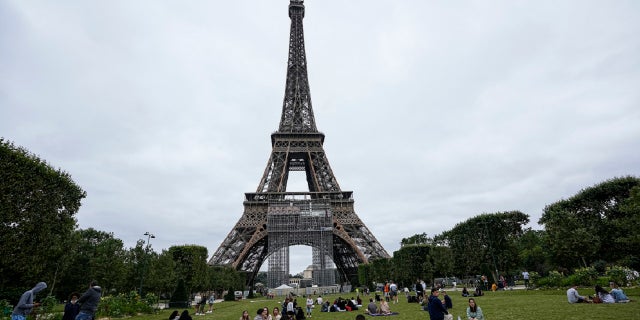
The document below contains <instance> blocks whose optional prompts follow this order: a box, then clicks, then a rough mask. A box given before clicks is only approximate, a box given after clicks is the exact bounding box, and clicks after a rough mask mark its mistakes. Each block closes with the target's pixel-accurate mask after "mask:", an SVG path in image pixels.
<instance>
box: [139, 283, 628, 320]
mask: <svg viewBox="0 0 640 320" xmlns="http://www.w3.org/2000/svg"><path fill="white" fill-rule="evenodd" d="M578 291H579V292H580V294H582V295H592V294H593V289H592V288H579V289H578ZM448 293H449V296H450V297H451V298H452V300H453V309H452V310H451V313H452V314H453V316H454V319H458V316H460V318H461V319H463V320H466V317H465V315H466V314H465V312H466V308H467V301H468V300H467V298H463V297H462V296H461V295H460V291H457V292H456V291H448ZM625 293H627V295H628V296H629V298H630V299H632V300H633V301H632V302H630V303H619V304H569V303H568V302H567V299H566V295H565V290H564V289H563V290H512V291H498V292H487V293H486V294H485V295H484V296H482V297H477V298H476V301H477V303H478V305H479V306H480V307H481V308H482V310H483V312H484V314H485V317H486V319H488V320H542V319H544V320H547V319H548V320H572V319H575V320H578V319H580V320H584V319H598V320H607V319H611V320H614V319H615V320H633V319H640V288H633V289H625ZM341 296H342V297H343V298H351V295H350V294H342V295H341ZM336 297H338V295H329V296H326V297H324V298H325V301H326V300H327V299H329V300H331V301H332V300H333V299H335V298H336ZM314 298H315V297H314ZM400 298H401V299H400V303H399V304H393V303H390V307H391V311H394V312H399V313H400V314H399V315H396V316H388V317H370V316H366V317H367V319H372V320H385V319H386V320H403V319H423V320H428V319H429V313H428V312H426V311H421V309H420V306H419V305H418V304H417V303H408V302H407V301H406V299H403V298H404V296H403V295H401V296H400ZM368 300H369V297H363V304H365V305H366V303H365V302H364V301H367V302H368ZM281 302H282V297H276V298H275V299H270V300H267V299H262V298H257V299H247V300H243V301H238V302H220V303H216V304H215V305H214V312H213V313H209V314H206V315H204V316H195V315H193V314H192V317H193V319H194V320H218V319H229V320H237V319H239V318H240V315H241V314H242V310H248V311H249V315H250V316H251V319H253V317H254V316H255V315H256V311H257V309H258V308H262V307H265V306H266V307H268V308H269V311H270V312H271V310H272V309H273V307H275V306H278V307H279V308H281ZM298 303H299V304H300V305H303V304H304V300H303V298H302V297H299V298H298ZM171 311H173V310H169V309H165V310H162V311H159V312H158V314H155V315H142V316H137V317H133V318H134V319H135V320H168V319H167V318H168V316H169V314H170V313H171ZM319 311H320V309H319V307H318V306H316V308H315V309H314V311H313V314H312V318H311V319H312V320H323V319H350V320H353V319H355V317H356V315H357V314H360V313H364V311H363V310H358V311H351V312H319ZM191 313H193V310H191Z"/></svg>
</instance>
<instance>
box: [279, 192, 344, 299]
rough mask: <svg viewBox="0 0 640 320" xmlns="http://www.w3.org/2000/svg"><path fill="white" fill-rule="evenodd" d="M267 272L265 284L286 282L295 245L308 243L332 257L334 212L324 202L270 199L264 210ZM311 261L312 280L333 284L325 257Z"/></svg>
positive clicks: (287, 281)
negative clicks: (290, 255) (266, 237)
mask: <svg viewBox="0 0 640 320" xmlns="http://www.w3.org/2000/svg"><path fill="white" fill-rule="evenodd" d="M267 226H268V228H267V229H268V231H267V236H268V237H269V245H268V252H270V253H271V255H270V256H269V272H268V273H267V278H268V286H269V287H271V288H275V287H278V286H279V285H281V284H288V283H289V251H288V248H289V247H290V246H294V245H308V246H311V247H312V248H313V252H314V253H316V254H317V255H319V256H322V257H331V256H332V250H333V216H332V214H331V206H330V205H329V204H328V203H327V202H318V201H308V200H297V201H294V200H289V201H283V202H276V203H271V204H270V205H269V209H268V212H267ZM314 262H317V264H315V263H314V272H313V280H314V284H317V285H320V286H328V285H333V284H335V277H328V275H327V272H326V271H327V264H326V259H319V260H318V261H314Z"/></svg>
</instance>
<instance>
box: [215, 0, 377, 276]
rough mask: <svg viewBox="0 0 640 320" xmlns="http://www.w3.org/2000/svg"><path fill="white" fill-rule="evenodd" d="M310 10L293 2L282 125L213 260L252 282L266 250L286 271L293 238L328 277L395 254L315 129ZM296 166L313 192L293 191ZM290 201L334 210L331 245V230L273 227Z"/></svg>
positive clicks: (271, 264) (352, 271)
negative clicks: (302, 238)
mask: <svg viewBox="0 0 640 320" xmlns="http://www.w3.org/2000/svg"><path fill="white" fill-rule="evenodd" d="M304 13H305V7H304V4H303V1H302V0H291V1H290V4H289V17H290V19H291V32H290V39H289V59H288V63H287V81H286V89H285V96H284V102H283V106H282V117H281V119H280V126H279V128H278V131H277V132H274V133H272V134H271V145H272V151H271V156H270V157H269V160H268V162H267V166H266V168H265V171H264V174H263V175H262V179H261V180H260V183H259V184H258V188H257V189H256V192H255V193H245V201H244V203H243V205H244V213H243V215H242V217H241V218H240V220H239V221H238V222H237V223H236V225H235V226H234V227H233V229H232V230H231V232H229V234H228V235H227V237H226V238H225V239H224V241H223V242H222V244H221V245H220V247H218V249H217V250H216V252H215V253H214V254H213V256H212V257H211V259H210V260H209V264H212V265H230V266H232V267H234V268H235V269H237V270H244V271H247V272H249V273H250V277H249V282H252V280H253V278H254V277H255V275H256V274H257V272H258V271H259V269H260V267H261V265H262V264H263V263H264V261H265V260H266V259H267V257H270V260H269V270H270V271H271V268H273V277H274V278H275V277H276V274H278V273H285V272H286V274H288V271H289V270H288V268H289V251H288V248H289V247H288V246H290V245H294V244H304V245H310V246H311V247H312V248H313V249H312V250H313V252H314V258H313V264H314V265H315V264H316V263H317V264H319V265H320V266H323V268H324V269H323V272H325V273H326V274H327V276H326V277H325V276H323V279H328V278H330V275H329V274H330V273H333V274H335V272H333V271H332V270H330V269H331V268H332V266H333V264H335V267H336V268H337V270H338V274H339V276H340V277H341V279H340V280H342V281H350V280H352V279H354V278H355V277H357V268H358V265H359V264H360V263H366V262H368V261H370V260H371V259H377V258H389V254H388V253H387V252H386V251H385V250H384V248H383V247H382V245H380V243H379V242H378V240H377V239H376V238H375V237H374V236H373V234H372V233H371V232H370V231H369V229H368V228H367V227H366V226H365V225H364V223H363V222H362V221H361V220H360V218H359V217H358V216H357V215H356V213H355V211H354V208H353V204H354V201H353V194H352V192H351V191H342V190H341V189H340V185H339V184H338V181H337V180H336V178H335V176H334V174H333V171H332V170H331V166H330V165H329V160H328V159H327V156H326V154H325V152H324V148H323V144H324V137H325V136H324V134H323V133H321V132H318V130H317V128H316V123H315V118H314V115H313V109H312V107H311V95H310V90H309V81H308V78H307V60H306V55H305V48H304V33H303V28H302V19H303V18H304ZM291 171H305V173H306V181H307V185H308V188H309V191H308V192H288V191H287V182H288V178H289V172H291ZM291 203H295V205H296V206H297V207H298V210H300V211H304V208H307V207H308V206H312V204H320V203H321V204H322V205H324V206H326V208H327V212H329V213H330V216H331V233H330V234H331V250H324V249H321V248H322V246H323V245H326V244H327V243H329V241H328V240H326V239H325V236H319V235H318V236H313V237H311V238H312V239H313V241H311V242H309V241H307V242H305V243H298V242H297V241H298V240H296V239H297V238H295V237H293V238H290V237H283V236H280V235H278V234H279V233H278V232H277V231H275V230H277V229H278V228H279V227H278V226H280V225H281V224H280V223H277V224H275V225H274V224H273V223H274V222H273V220H270V219H274V218H275V217H274V216H273V212H275V211H274V210H276V209H275V208H279V206H281V205H282V204H291ZM270 213H272V214H271V215H270ZM285 216H286V215H285ZM294 216H295V215H293V214H292V215H291V216H288V217H286V218H287V219H285V220H286V221H283V222H282V223H284V225H285V226H286V228H288V230H291V229H292V228H294V229H295V228H299V227H300V226H303V227H305V226H309V225H311V224H313V223H312V222H310V221H307V222H306V223H303V224H302V225H301V224H299V223H298V224H296V223H294V222H292V221H295V219H294ZM287 221H288V222H287ZM292 239H293V240H292ZM316 250H318V252H317V253H316ZM315 255H317V258H316V257H315ZM321 256H324V257H325V258H324V259H322V258H320V257H321ZM327 257H330V259H327ZM272 260H273V261H272ZM327 260H333V264H332V263H331V262H330V261H329V262H328V263H327ZM274 281H276V280H274ZM279 281H282V280H279ZM318 281H330V280H320V279H318Z"/></svg>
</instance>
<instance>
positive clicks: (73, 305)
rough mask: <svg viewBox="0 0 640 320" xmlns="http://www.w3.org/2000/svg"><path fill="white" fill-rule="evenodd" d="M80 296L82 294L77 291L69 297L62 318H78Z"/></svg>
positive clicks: (68, 319)
mask: <svg viewBox="0 0 640 320" xmlns="http://www.w3.org/2000/svg"><path fill="white" fill-rule="evenodd" d="M78 296H80V295H79V294H77V293H75V292H74V293H72V294H71V297H69V301H67V303H66V304H65V305H64V314H63V315H62V320H73V319H75V318H76V316H77V315H78V313H79V312H80V305H79V304H78Z"/></svg>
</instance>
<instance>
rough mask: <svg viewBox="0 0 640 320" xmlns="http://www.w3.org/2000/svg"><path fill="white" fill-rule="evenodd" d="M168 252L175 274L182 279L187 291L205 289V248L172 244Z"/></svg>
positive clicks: (206, 280)
mask: <svg viewBox="0 0 640 320" xmlns="http://www.w3.org/2000/svg"><path fill="white" fill-rule="evenodd" d="M169 254H170V255H171V257H172V258H173V261H174V262H175V266H176V276H177V277H178V279H182V280H184V285H185V287H186V289H187V292H189V293H191V292H193V291H198V290H206V289H207V285H208V284H209V280H208V279H207V276H208V274H207V261H206V259H207V248H205V247H202V246H196V245H186V246H172V247H170V248H169Z"/></svg>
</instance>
